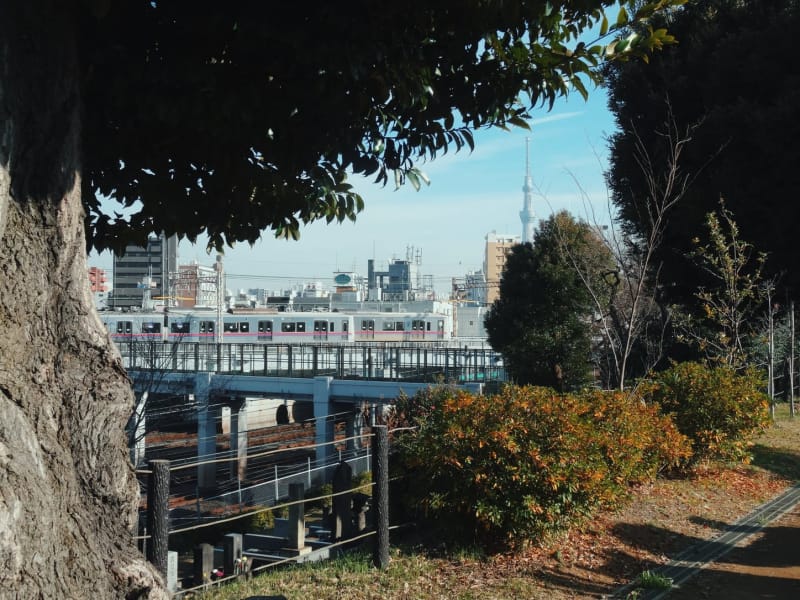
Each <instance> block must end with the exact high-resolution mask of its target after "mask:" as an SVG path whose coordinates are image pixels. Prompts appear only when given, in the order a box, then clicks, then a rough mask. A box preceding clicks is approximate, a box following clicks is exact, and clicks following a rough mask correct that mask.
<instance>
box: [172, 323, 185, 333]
mask: <svg viewBox="0 0 800 600" xmlns="http://www.w3.org/2000/svg"><path fill="white" fill-rule="evenodd" d="M170 331H172V333H189V321H178V322H177V323H170Z"/></svg>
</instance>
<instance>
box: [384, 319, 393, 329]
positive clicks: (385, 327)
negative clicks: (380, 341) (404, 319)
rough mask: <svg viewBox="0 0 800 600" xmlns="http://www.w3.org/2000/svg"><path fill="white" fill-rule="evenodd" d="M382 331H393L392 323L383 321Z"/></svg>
mask: <svg viewBox="0 0 800 600" xmlns="http://www.w3.org/2000/svg"><path fill="white" fill-rule="evenodd" d="M383 330H384V331H394V321H384V322H383Z"/></svg>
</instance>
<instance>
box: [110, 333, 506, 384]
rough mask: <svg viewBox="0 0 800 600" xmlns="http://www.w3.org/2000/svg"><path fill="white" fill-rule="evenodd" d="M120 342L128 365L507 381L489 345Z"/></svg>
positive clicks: (302, 374) (341, 376)
mask: <svg viewBox="0 0 800 600" xmlns="http://www.w3.org/2000/svg"><path fill="white" fill-rule="evenodd" d="M117 346H118V348H119V351H120V353H121V355H122V360H123V364H124V366H125V367H126V368H128V369H141V370H161V371H178V372H200V371H202V372H213V373H226V374H243V375H246V374H251V375H261V376H267V377H317V376H321V375H329V376H332V377H335V378H337V379H370V380H387V379H388V380H405V381H419V382H430V383H464V382H488V381H506V372H505V368H504V365H503V359H502V356H501V355H500V354H499V353H497V352H495V351H494V350H491V349H489V348H470V347H466V346H465V347H459V348H453V347H440V346H428V345H424V344H414V345H411V344H398V345H394V344H388V343H387V344H375V345H365V344H341V345H334V344H330V345H329V344H325V345H323V344H313V345H311V344H309V345H292V344H269V345H267V344H233V343H222V344H206V343H197V342H155V341H146V342H141V341H137V342H118V343H117Z"/></svg>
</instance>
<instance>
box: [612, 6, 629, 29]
mask: <svg viewBox="0 0 800 600" xmlns="http://www.w3.org/2000/svg"><path fill="white" fill-rule="evenodd" d="M627 23H628V11H627V10H625V7H624V6H620V7H619V14H618V15H617V23H616V25H615V26H616V27H623V26H624V25H626V24H627Z"/></svg>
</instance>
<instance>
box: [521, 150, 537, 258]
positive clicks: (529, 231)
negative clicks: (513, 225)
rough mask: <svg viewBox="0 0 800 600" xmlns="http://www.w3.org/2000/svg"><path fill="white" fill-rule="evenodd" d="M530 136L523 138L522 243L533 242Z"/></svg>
mask: <svg viewBox="0 0 800 600" xmlns="http://www.w3.org/2000/svg"><path fill="white" fill-rule="evenodd" d="M530 142H531V139H530V138H525V185H523V186H522V192H523V194H524V196H523V201H522V210H521V211H519V220H520V221H522V243H523V244H524V243H525V242H531V243H533V218H534V214H533V178H532V177H531V163H530Z"/></svg>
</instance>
